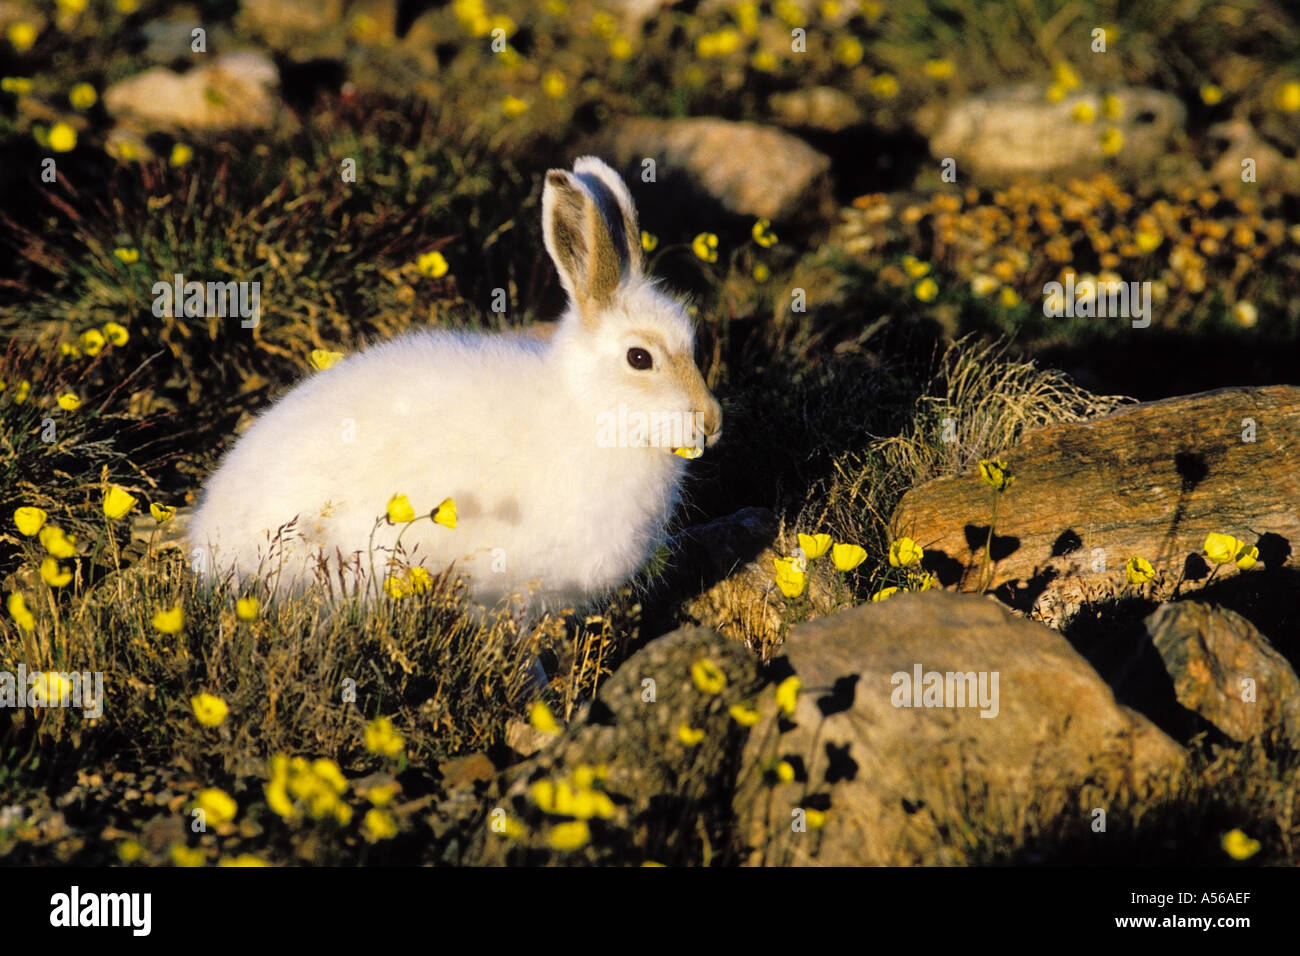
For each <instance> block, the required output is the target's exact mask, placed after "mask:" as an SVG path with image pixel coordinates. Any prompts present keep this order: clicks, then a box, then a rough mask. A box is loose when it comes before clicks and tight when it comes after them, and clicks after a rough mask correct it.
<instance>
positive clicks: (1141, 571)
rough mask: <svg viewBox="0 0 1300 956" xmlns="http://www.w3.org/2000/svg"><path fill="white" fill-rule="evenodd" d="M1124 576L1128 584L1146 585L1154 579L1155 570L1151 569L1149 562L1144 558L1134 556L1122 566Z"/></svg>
mask: <svg viewBox="0 0 1300 956" xmlns="http://www.w3.org/2000/svg"><path fill="white" fill-rule="evenodd" d="M1124 574H1125V576H1126V577H1127V578H1128V583H1129V584H1146V583H1147V582H1148V581H1151V580H1153V579H1154V578H1155V576H1156V572H1155V568H1153V567H1151V562H1150V561H1148V560H1147V559H1146V558H1141V557H1138V556H1137V555H1136V554H1135V555H1133V557H1131V558H1129V559H1128V563H1127V564H1125V565H1124Z"/></svg>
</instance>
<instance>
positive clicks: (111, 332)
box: [104, 253, 139, 345]
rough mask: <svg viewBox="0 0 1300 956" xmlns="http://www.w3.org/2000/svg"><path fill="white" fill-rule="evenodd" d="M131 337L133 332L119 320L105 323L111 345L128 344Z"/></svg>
mask: <svg viewBox="0 0 1300 956" xmlns="http://www.w3.org/2000/svg"><path fill="white" fill-rule="evenodd" d="M137 255H139V253H137ZM130 337H131V333H130V332H128V331H127V330H126V326H125V325H122V324H120V323H118V322H105V323H104V338H106V339H108V342H109V344H110V345H126V342H127V339H129V338H130Z"/></svg>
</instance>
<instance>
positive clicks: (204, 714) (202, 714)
mask: <svg viewBox="0 0 1300 956" xmlns="http://www.w3.org/2000/svg"><path fill="white" fill-rule="evenodd" d="M154 626H155V627H157V624H156V623H155V624H154ZM159 630H162V628H159ZM178 630H179V628H178ZM190 707H191V708H192V709H193V710H194V716H195V717H197V718H198V720H199V723H201V724H202V725H203V726H204V727H217V726H220V725H221V722H222V721H224V720H225V719H226V715H227V714H228V713H229V712H230V708H229V707H227V706H226V702H225V701H224V700H222V699H221V698H220V697H217V696H215V695H213V694H199V695H197V696H195V697H191V698H190Z"/></svg>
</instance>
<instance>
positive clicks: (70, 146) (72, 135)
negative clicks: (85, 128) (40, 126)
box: [47, 122, 77, 153]
mask: <svg viewBox="0 0 1300 956" xmlns="http://www.w3.org/2000/svg"><path fill="white" fill-rule="evenodd" d="M47 142H48V143H49V144H50V149H52V150H54V151H55V152H56V153H69V152H71V151H72V150H74V149H76V148H77V131H76V130H75V129H73V128H72V127H71V126H69V125H68V124H67V123H62V122H60V123H55V124H54V125H53V126H52V127H50V133H49V137H48V140H47Z"/></svg>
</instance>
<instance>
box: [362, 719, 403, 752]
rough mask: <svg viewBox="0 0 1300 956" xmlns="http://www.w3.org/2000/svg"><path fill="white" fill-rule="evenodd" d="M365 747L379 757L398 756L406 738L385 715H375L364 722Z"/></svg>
mask: <svg viewBox="0 0 1300 956" xmlns="http://www.w3.org/2000/svg"><path fill="white" fill-rule="evenodd" d="M365 740H366V749H367V750H369V751H370V752H371V753H372V754H378V755H379V756H381V757H400V756H401V754H402V751H403V749H404V748H405V746H406V740H405V738H403V737H402V735H401V734H400V733H398V731H397V729H396V728H395V727H394V726H393V722H392V721H391V720H389V719H388V718H387V717H376V718H375V719H374V720H372V721H370V723H368V724H366V732H365Z"/></svg>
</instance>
